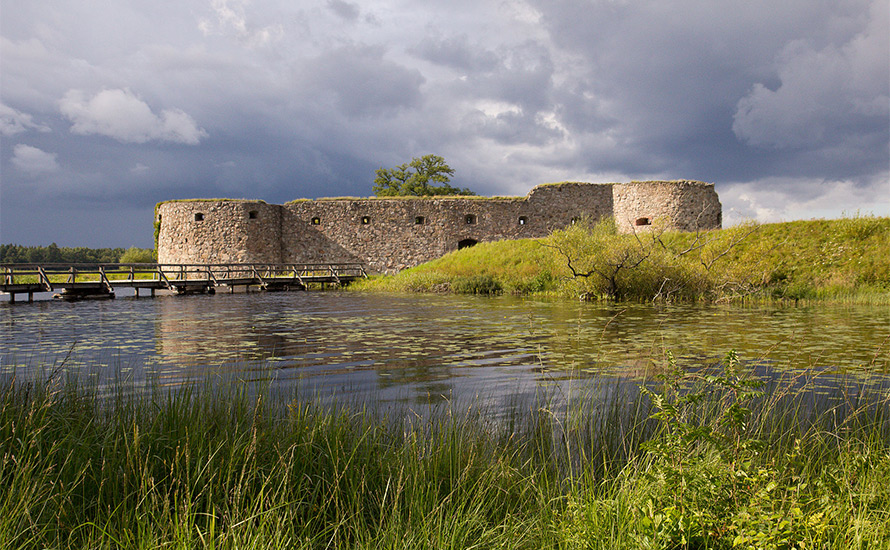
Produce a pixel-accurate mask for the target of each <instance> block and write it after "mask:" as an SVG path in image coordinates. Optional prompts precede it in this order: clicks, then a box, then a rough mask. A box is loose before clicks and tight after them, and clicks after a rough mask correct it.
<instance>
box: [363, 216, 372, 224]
mask: <svg viewBox="0 0 890 550" xmlns="http://www.w3.org/2000/svg"><path fill="white" fill-rule="evenodd" d="M369 223H371V217H370V216H362V225H368V224H369Z"/></svg>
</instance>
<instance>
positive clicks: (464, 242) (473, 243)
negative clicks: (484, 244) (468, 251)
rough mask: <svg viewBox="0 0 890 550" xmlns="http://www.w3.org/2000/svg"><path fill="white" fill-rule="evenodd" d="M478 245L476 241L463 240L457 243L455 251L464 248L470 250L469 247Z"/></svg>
mask: <svg viewBox="0 0 890 550" xmlns="http://www.w3.org/2000/svg"><path fill="white" fill-rule="evenodd" d="M478 243H479V241H477V240H476V239H464V240H462V241H458V243H457V249H458V250H463V249H464V248H470V247H471V246H476V245H477V244H478Z"/></svg>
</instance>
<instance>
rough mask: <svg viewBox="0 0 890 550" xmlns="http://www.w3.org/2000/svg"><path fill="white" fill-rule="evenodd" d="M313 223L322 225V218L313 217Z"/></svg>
mask: <svg viewBox="0 0 890 550" xmlns="http://www.w3.org/2000/svg"><path fill="white" fill-rule="evenodd" d="M312 225H321V218H312Z"/></svg>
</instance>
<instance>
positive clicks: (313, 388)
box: [0, 292, 890, 404]
mask: <svg viewBox="0 0 890 550" xmlns="http://www.w3.org/2000/svg"><path fill="white" fill-rule="evenodd" d="M0 331H2V352H0V374H2V375H4V376H10V375H14V376H16V377H17V378H19V379H27V378H30V377H34V376H35V375H37V374H38V373H41V374H42V375H43V376H46V375H47V374H48V373H53V372H65V373H76V374H78V375H81V376H92V377H99V378H100V379H102V380H103V381H104V382H102V383H106V382H107V383H111V382H113V381H114V380H118V379H123V380H126V381H128V382H129V383H132V384H134V385H135V386H136V387H140V386H143V385H145V384H148V383H151V384H154V385H160V386H176V385H179V384H181V383H183V382H184V381H189V380H203V379H207V378H208V377H210V378H211V379H213V378H217V377H219V378H224V379H229V380H245V381H250V382H259V383H271V384H272V385H273V387H275V388H277V389H282V390H286V391H300V392H304V393H305V392H308V393H311V394H313V395H315V396H321V397H325V398H327V397H335V398H346V399H355V400H358V401H362V402H374V403H381V402H390V403H397V402H398V403H426V404H428V403H436V402H443V401H446V402H455V401H461V400H469V399H478V398H480V396H481V397H483V398H485V399H488V400H489V401H491V400H496V401H510V400H514V401H515V400H516V399H524V398H527V397H529V396H531V395H536V394H538V393H539V392H541V391H543V389H545V388H560V391H562V389H564V388H566V387H577V386H580V385H583V384H585V383H586V382H587V381H589V380H592V379H596V380H600V381H602V380H603V379H609V380H612V379H614V380H618V381H623V383H636V381H638V380H639V379H640V378H641V377H644V376H651V375H652V374H653V373H654V372H657V370H658V367H659V366H660V365H662V366H663V365H664V357H665V356H666V354H667V353H668V352H670V353H672V354H673V356H674V357H675V358H676V359H677V360H678V362H679V363H680V364H683V365H685V366H688V367H691V368H696V367H699V366H706V365H709V364H714V363H715V362H717V361H719V360H720V359H721V358H722V357H723V356H724V355H725V354H726V353H727V352H729V351H730V350H736V351H737V352H738V354H739V355H740V357H741V358H742V359H743V360H745V361H746V362H747V364H749V365H752V366H754V367H756V368H757V369H759V372H760V373H761V374H763V375H765V376H776V375H778V374H781V373H802V372H807V373H810V374H811V375H814V376H816V377H817V378H820V377H821V378H823V379H825V380H831V379H832V377H836V376H837V375H842V376H853V377H855V378H857V379H858V380H865V381H867V382H868V383H872V382H875V381H883V382H878V383H879V384H885V383H886V380H887V374H888V372H890V354H888V347H890V308H887V307H874V306H835V305H819V306H814V307H799V308H791V307H784V308H774V307H735V306H700V305H680V306H652V305H602V304H590V303H576V302H572V301H544V300H535V299H529V298H516V297H509V296H504V297H496V298H482V297H468V296H450V295H448V296H436V295H390V294H366V293H351V292H289V293H251V294H233V295H226V294H219V295H216V296H160V297H156V298H140V299H135V298H119V299H117V300H110V301H92V302H79V303H64V302H35V303H33V304H15V305H10V304H8V303H4V304H0Z"/></svg>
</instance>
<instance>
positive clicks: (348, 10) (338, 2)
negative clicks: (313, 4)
mask: <svg viewBox="0 0 890 550" xmlns="http://www.w3.org/2000/svg"><path fill="white" fill-rule="evenodd" d="M327 6H328V8H329V9H330V10H331V11H332V12H334V13H335V14H337V15H338V16H339V17H342V18H343V19H345V20H346V21H352V22H354V21H357V20H358V18H359V16H360V15H361V10H360V9H359V7H358V6H357V5H355V4H352V3H349V2H346V1H344V0H328V3H327Z"/></svg>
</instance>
